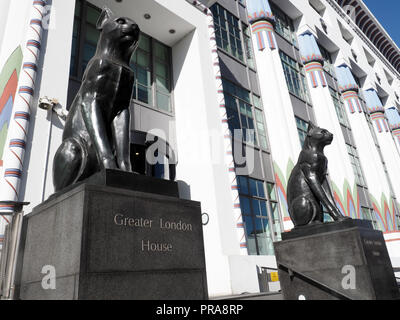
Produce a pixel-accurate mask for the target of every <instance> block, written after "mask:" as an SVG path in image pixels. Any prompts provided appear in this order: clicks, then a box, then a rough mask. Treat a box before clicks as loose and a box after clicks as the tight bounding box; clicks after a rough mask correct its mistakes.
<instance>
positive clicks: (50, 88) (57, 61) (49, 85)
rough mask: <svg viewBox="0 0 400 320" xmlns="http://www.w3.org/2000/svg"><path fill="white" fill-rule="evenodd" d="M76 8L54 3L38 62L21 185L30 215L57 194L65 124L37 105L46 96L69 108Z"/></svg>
mask: <svg viewBox="0 0 400 320" xmlns="http://www.w3.org/2000/svg"><path fill="white" fill-rule="evenodd" d="M74 4H75V3H74V1H71V3H69V2H67V1H63V0H53V1H52V7H51V16H50V26H49V29H48V30H45V31H44V34H43V41H44V43H43V45H42V46H43V50H42V55H41V60H40V62H39V66H42V67H41V68H40V67H39V72H38V78H37V79H38V81H37V89H36V91H35V100H34V101H36V103H34V104H33V112H32V117H31V128H30V131H29V138H28V141H29V143H28V147H27V151H26V152H27V153H26V161H25V170H24V172H25V175H24V177H23V181H22V184H21V197H22V198H23V199H25V200H26V201H27V202H31V204H30V205H29V206H28V207H27V208H26V212H27V213H29V212H31V210H32V209H33V208H34V207H36V206H37V205H39V204H40V203H41V202H43V201H44V200H47V198H48V197H49V196H50V195H52V194H53V193H54V187H53V179H52V169H53V158H54V155H55V153H56V151H57V149H58V147H59V146H60V144H61V140H62V132H63V129H64V123H63V121H61V120H60V119H59V118H58V117H57V116H56V114H55V113H52V112H48V111H45V110H42V109H40V108H38V103H37V101H38V99H39V98H41V97H45V96H47V97H49V98H55V99H57V100H58V101H59V103H60V105H61V106H63V108H66V107H67V106H66V104H67V93H68V90H67V89H68V81H69V66H70V59H71V56H70V52H71V44H72V29H73V19H74V10H75V6H74ZM67 39H71V40H67ZM64 52H67V53H68V54H64Z"/></svg>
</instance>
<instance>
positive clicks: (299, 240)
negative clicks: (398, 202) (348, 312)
mask: <svg viewBox="0 0 400 320" xmlns="http://www.w3.org/2000/svg"><path fill="white" fill-rule="evenodd" d="M282 239H283V241H281V242H277V243H275V244H274V246H275V254H276V259H277V264H278V268H279V276H280V282H281V287H282V292H283V295H284V298H285V299H287V300H298V299H307V300H325V299H334V300H336V299H357V300H364V299H366V300H380V299H399V298H400V294H399V288H398V286H397V283H396V280H395V277H394V272H393V268H392V265H391V262H390V259H389V255H388V251H387V248H386V244H385V241H384V238H383V234H382V232H380V231H376V230H374V229H373V228H372V224H371V223H370V222H369V221H361V220H346V221H343V222H332V223H326V224H323V225H317V226H307V227H302V228H296V229H294V230H293V231H291V232H287V233H284V234H283V235H282Z"/></svg>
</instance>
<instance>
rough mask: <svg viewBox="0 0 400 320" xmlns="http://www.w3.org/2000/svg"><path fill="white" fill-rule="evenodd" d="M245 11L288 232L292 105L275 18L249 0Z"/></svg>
mask: <svg viewBox="0 0 400 320" xmlns="http://www.w3.org/2000/svg"><path fill="white" fill-rule="evenodd" d="M247 10H248V18H249V22H250V24H251V28H252V41H253V44H254V51H255V52H254V54H255V60H256V64H257V70H258V77H259V80H260V91H261V97H262V100H263V104H264V113H265V118H266V122H267V126H268V135H269V138H270V139H269V140H270V148H271V152H272V155H273V161H274V169H275V180H276V186H277V191H278V196H279V204H280V209H281V210H280V211H281V214H282V215H283V221H284V229H285V230H290V229H291V228H292V227H293V224H292V222H291V220H290V217H289V213H288V206H287V198H286V184H287V181H288V179H289V175H290V173H291V170H292V168H293V166H294V163H295V162H296V161H297V157H298V155H299V152H300V143H299V138H298V132H297V128H296V123H295V120H294V119H295V118H294V113H293V108H292V101H291V98H290V94H289V90H288V87H287V83H286V79H285V73H284V70H283V67H282V62H281V58H280V56H279V50H278V48H277V43H276V37H275V33H274V24H275V18H274V16H273V14H272V11H271V8H270V5H269V3H268V1H267V0H248V1H247ZM282 140H284V141H285V143H282Z"/></svg>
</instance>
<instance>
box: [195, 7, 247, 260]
mask: <svg viewBox="0 0 400 320" xmlns="http://www.w3.org/2000/svg"><path fill="white" fill-rule="evenodd" d="M188 1H189V2H191V3H192V4H193V5H195V6H196V7H198V8H199V9H200V10H201V11H202V12H203V13H204V14H206V15H207V23H208V30H209V40H210V50H211V55H212V59H213V69H214V75H215V85H216V89H217V95H218V102H219V104H220V105H219V107H220V108H219V109H220V117H221V126H222V131H223V136H224V150H225V159H224V160H225V164H226V168H227V171H228V175H229V182H230V184H231V194H232V200H233V208H232V210H233V215H234V219H235V223H236V231H237V239H238V246H239V249H240V254H241V255H247V254H248V251H247V239H246V235H245V229H244V223H243V216H242V210H241V206H240V197H239V186H238V181H237V176H236V170H235V161H234V157H233V145H232V140H233V139H232V133H231V131H230V129H229V125H228V112H227V110H226V105H225V96H224V91H223V86H222V77H221V68H220V63H219V56H218V47H217V42H216V38H215V27H214V16H213V14H212V12H211V10H210V9H209V8H208V7H206V6H204V5H203V4H202V3H200V2H199V1H196V0H188Z"/></svg>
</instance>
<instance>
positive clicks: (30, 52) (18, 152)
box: [0, 0, 46, 212]
mask: <svg viewBox="0 0 400 320" xmlns="http://www.w3.org/2000/svg"><path fill="white" fill-rule="evenodd" d="M45 6H46V1H44V0H34V1H33V2H32V8H31V13H30V18H29V25H28V26H27V34H26V42H25V48H24V51H23V56H24V60H23V66H22V71H21V75H20V78H19V81H18V89H17V94H16V98H15V103H14V107H13V111H12V118H11V122H10V127H9V131H8V135H7V140H6V141H7V142H6V148H5V151H4V175H3V176H2V177H0V200H1V201H18V200H19V199H18V198H19V187H20V182H21V177H22V170H23V167H24V156H25V149H26V143H27V137H28V132H29V122H30V118H31V111H32V101H33V96H34V90H35V80H36V73H37V71H38V65H37V63H38V61H39V55H40V51H41V40H42V39H41V36H42V21H43V18H44V15H45V12H46V9H45ZM0 211H2V212H5V211H7V207H5V208H0Z"/></svg>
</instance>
